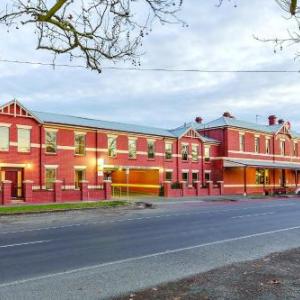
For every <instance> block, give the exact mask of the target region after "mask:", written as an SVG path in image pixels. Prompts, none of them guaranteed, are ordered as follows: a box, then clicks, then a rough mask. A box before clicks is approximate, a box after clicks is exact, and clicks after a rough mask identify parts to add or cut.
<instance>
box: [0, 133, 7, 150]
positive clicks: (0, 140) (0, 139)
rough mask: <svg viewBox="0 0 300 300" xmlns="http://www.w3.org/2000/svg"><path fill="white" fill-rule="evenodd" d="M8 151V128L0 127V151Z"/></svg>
mask: <svg viewBox="0 0 300 300" xmlns="http://www.w3.org/2000/svg"><path fill="white" fill-rule="evenodd" d="M8 150H9V127H0V151H8Z"/></svg>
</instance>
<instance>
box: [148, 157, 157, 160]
mask: <svg viewBox="0 0 300 300" xmlns="http://www.w3.org/2000/svg"><path fill="white" fill-rule="evenodd" d="M147 160H155V157H153V158H149V157H148V158H147Z"/></svg>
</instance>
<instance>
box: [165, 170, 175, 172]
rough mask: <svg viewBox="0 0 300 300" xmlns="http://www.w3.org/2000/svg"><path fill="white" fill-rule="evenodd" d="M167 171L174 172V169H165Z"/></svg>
mask: <svg viewBox="0 0 300 300" xmlns="http://www.w3.org/2000/svg"><path fill="white" fill-rule="evenodd" d="M165 172H173V169H165Z"/></svg>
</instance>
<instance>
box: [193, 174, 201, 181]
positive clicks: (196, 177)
mask: <svg viewBox="0 0 300 300" xmlns="http://www.w3.org/2000/svg"><path fill="white" fill-rule="evenodd" d="M198 174H199V173H198V172H193V173H192V180H193V182H194V181H198V180H199V176H198Z"/></svg>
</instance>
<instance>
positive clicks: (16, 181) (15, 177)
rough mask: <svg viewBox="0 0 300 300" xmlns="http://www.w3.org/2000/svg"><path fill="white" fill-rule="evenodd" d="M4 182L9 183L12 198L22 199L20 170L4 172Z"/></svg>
mask: <svg viewBox="0 0 300 300" xmlns="http://www.w3.org/2000/svg"><path fill="white" fill-rule="evenodd" d="M5 180H9V181H11V196H12V198H18V197H22V170H5Z"/></svg>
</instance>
